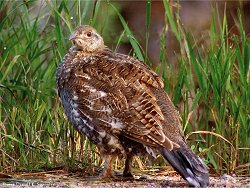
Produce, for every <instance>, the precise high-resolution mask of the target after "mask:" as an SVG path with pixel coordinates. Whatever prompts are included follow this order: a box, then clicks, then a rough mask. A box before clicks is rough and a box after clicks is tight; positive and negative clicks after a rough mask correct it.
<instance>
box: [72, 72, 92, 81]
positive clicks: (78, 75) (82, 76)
mask: <svg viewBox="0 0 250 188" xmlns="http://www.w3.org/2000/svg"><path fill="white" fill-rule="evenodd" d="M75 76H76V77H81V78H85V79H87V80H90V77H89V75H87V74H76V73H75Z"/></svg>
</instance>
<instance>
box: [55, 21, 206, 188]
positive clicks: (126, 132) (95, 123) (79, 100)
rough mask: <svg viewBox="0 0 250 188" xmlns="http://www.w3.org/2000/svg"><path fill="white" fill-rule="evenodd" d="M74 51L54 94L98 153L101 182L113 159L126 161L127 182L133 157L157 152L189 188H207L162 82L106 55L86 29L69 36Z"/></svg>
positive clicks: (136, 64) (139, 66) (129, 60)
mask: <svg viewBox="0 0 250 188" xmlns="http://www.w3.org/2000/svg"><path fill="white" fill-rule="evenodd" d="M70 40H72V41H73V43H74V46H73V47H71V48H70V50H69V52H68V53H67V54H66V55H65V56H64V58H63V61H62V63H61V64H60V65H59V67H58V69H57V85H58V93H59V96H60V99H61V101H62V104H63V107H64V109H65V113H66V115H67V116H68V118H69V120H70V121H71V122H72V124H73V125H74V127H75V128H76V130H78V131H79V132H80V133H83V134H85V135H86V136H87V137H88V138H89V139H90V141H92V142H93V143H94V144H95V145H96V146H97V147H98V148H99V150H100V152H101V154H102V156H103V158H104V161H105V168H104V171H103V176H104V177H109V176H111V172H112V168H111V166H112V160H113V158H114V157H115V156H120V157H124V158H126V163H125V169H124V173H123V175H124V176H132V173H131V162H132V158H133V156H134V155H138V154H150V155H153V156H155V152H157V151H158V152H160V153H161V154H162V155H163V157H165V158H166V160H168V161H169V163H170V164H171V165H172V166H173V167H174V168H175V169H176V170H177V171H178V172H179V173H180V174H181V175H182V177H183V178H184V179H186V180H187V181H188V183H189V184H190V185H193V186H197V187H199V186H201V187H203V186H206V185H207V184H208V173H207V169H206V167H205V165H204V164H203V162H202V161H201V160H200V158H199V157H197V156H196V155H195V154H194V153H193V152H192V151H191V150H189V149H188V147H187V145H186V142H185V140H184V137H183V132H182V129H181V124H180V121H179V114H178V112H177V111H176V110H175V107H174V105H173V103H172V102H171V100H170V98H169V97H168V95H167V94H166V93H165V91H164V89H163V82H162V80H161V79H160V78H159V77H158V76H157V74H155V73H154V72H153V71H152V70H151V69H150V68H149V67H148V66H147V65H145V64H144V63H143V62H141V61H139V60H137V59H135V58H133V57H130V56H127V55H122V54H119V53H114V52H112V51H110V50H109V49H108V48H107V47H106V46H105V45H104V42H103V39H102V37H101V36H100V35H99V34H98V33H97V32H96V31H95V30H94V29H93V28H92V27H90V26H80V27H78V28H77V29H76V30H75V31H74V32H73V33H72V35H71V36H70Z"/></svg>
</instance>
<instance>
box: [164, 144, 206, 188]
mask: <svg viewBox="0 0 250 188" xmlns="http://www.w3.org/2000/svg"><path fill="white" fill-rule="evenodd" d="M159 151H160V153H161V155H162V156H163V157H164V158H165V159H166V160H167V161H168V162H169V163H170V164H171V165H172V166H173V168H174V169H175V170H176V171H177V172H178V173H179V174H180V175H181V176H182V177H183V178H184V179H185V180H186V181H187V182H188V183H189V185H190V186H193V187H207V186H208V185H209V175H208V170H207V167H206V165H205V164H204V163H203V161H202V160H201V159H200V158H199V157H198V156H197V155H195V154H194V153H193V152H192V151H191V150H190V149H189V148H184V147H181V148H178V149H173V150H171V151H170V150H167V149H165V148H161V149H159Z"/></svg>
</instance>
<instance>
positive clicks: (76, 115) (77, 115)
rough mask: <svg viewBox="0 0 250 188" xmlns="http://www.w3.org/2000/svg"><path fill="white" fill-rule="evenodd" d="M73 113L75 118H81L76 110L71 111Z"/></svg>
mask: <svg viewBox="0 0 250 188" xmlns="http://www.w3.org/2000/svg"><path fill="white" fill-rule="evenodd" d="M71 113H72V114H73V116H75V117H79V115H80V114H79V112H78V111H77V110H76V109H74V108H73V109H72V111H71Z"/></svg>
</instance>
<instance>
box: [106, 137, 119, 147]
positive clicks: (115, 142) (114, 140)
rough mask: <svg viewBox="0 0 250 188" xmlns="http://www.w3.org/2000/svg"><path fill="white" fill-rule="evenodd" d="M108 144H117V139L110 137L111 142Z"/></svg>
mask: <svg viewBox="0 0 250 188" xmlns="http://www.w3.org/2000/svg"><path fill="white" fill-rule="evenodd" d="M108 145H111V146H115V145H117V140H116V139H114V137H113V136H111V137H110V140H109V142H108Z"/></svg>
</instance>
